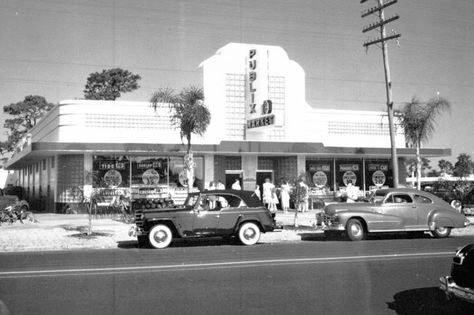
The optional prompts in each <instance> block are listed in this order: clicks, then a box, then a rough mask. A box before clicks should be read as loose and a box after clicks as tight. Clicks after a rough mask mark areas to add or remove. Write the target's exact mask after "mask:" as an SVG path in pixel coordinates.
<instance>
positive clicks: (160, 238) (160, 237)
mask: <svg viewBox="0 0 474 315" xmlns="http://www.w3.org/2000/svg"><path fill="white" fill-rule="evenodd" d="M153 238H154V239H155V241H157V242H158V243H163V242H164V241H166V239H167V238H168V234H167V233H166V232H165V231H163V230H160V231H158V232H156V233H155V235H154V236H153Z"/></svg>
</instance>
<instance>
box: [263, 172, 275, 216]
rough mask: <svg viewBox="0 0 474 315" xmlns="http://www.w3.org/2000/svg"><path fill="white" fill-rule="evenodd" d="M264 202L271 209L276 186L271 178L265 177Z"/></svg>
mask: <svg viewBox="0 0 474 315" xmlns="http://www.w3.org/2000/svg"><path fill="white" fill-rule="evenodd" d="M262 186H263V203H264V204H265V206H266V207H267V208H268V209H270V203H271V202H272V198H273V196H272V190H273V189H274V188H275V185H273V184H272V182H271V181H270V178H265V183H263V185H262Z"/></svg>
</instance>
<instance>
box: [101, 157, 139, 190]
mask: <svg viewBox="0 0 474 315" xmlns="http://www.w3.org/2000/svg"><path fill="white" fill-rule="evenodd" d="M92 163H93V164H92V170H93V182H92V187H94V188H101V189H103V190H104V191H103V193H104V195H114V191H115V190H117V189H120V188H129V187H130V161H129V159H128V158H127V157H126V156H123V155H122V156H97V155H96V156H94V158H93V161H92Z"/></svg>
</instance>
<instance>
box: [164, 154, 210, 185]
mask: <svg viewBox="0 0 474 315" xmlns="http://www.w3.org/2000/svg"><path fill="white" fill-rule="evenodd" d="M194 163H195V168H194V177H195V179H194V183H193V187H196V188H198V189H200V190H203V189H204V159H203V158H202V157H199V156H197V157H196V156H195V157H194ZM169 185H170V188H173V187H177V188H181V187H187V183H186V173H185V171H184V158H183V157H182V156H172V157H170V159H169Z"/></svg>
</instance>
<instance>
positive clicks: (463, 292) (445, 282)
mask: <svg viewBox="0 0 474 315" xmlns="http://www.w3.org/2000/svg"><path fill="white" fill-rule="evenodd" d="M439 288H440V289H441V290H442V291H444V293H445V294H446V297H447V298H448V299H451V298H452V297H456V298H458V299H461V300H464V301H466V302H470V303H474V290H473V289H470V288H464V287H461V286H458V285H457V284H456V282H454V280H453V278H452V277H451V276H444V277H441V278H439Z"/></svg>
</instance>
